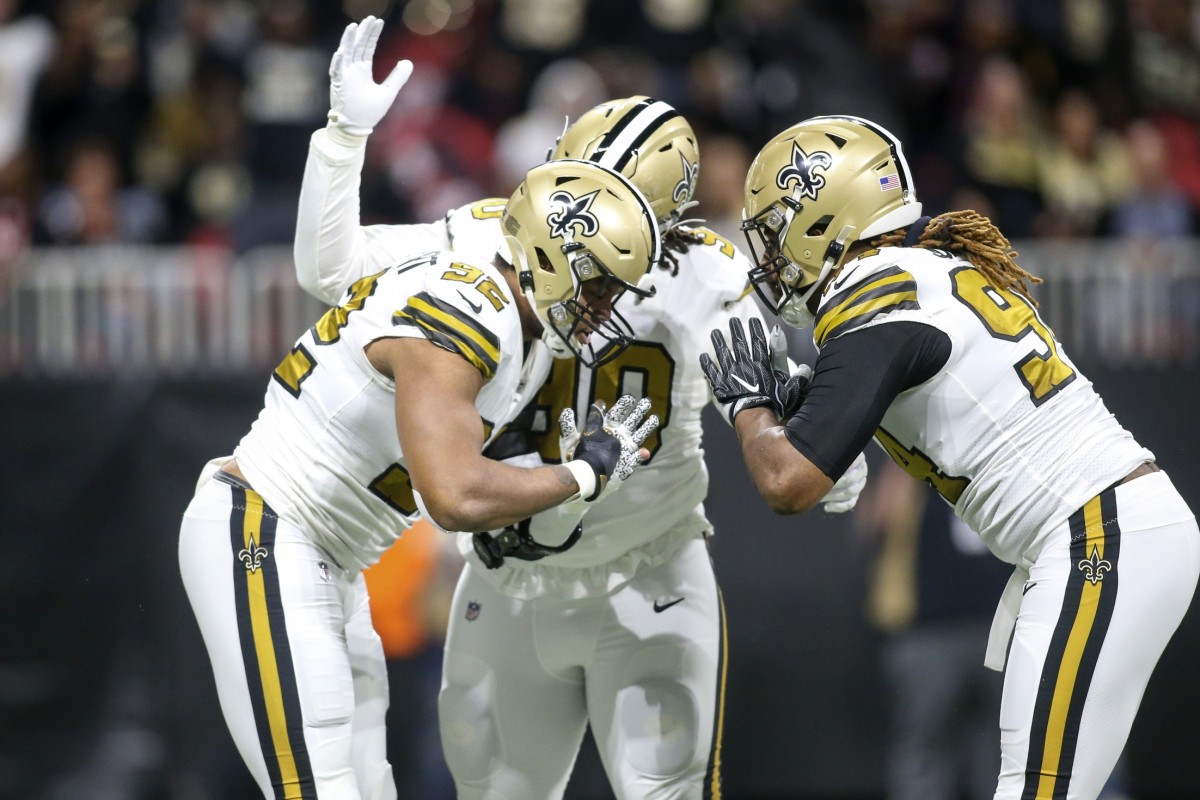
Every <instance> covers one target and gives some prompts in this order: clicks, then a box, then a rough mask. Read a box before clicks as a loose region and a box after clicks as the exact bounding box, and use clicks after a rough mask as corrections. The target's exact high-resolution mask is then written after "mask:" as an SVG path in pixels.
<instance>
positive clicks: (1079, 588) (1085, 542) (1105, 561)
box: [1021, 489, 1121, 800]
mask: <svg viewBox="0 0 1200 800" xmlns="http://www.w3.org/2000/svg"><path fill="white" fill-rule="evenodd" d="M1069 527H1070V535H1071V575H1070V577H1068V579H1067V588H1066V591H1065V592H1064V595H1063V605H1062V610H1061V612H1060V613H1059V617H1058V623H1057V624H1056V625H1055V627H1054V633H1053V636H1052V638H1051V640H1050V648H1049V651H1048V652H1047V653H1046V662H1045V664H1044V665H1043V667H1042V674H1041V681H1040V683H1039V685H1038V694H1037V700H1036V702H1035V704H1034V709H1033V725H1032V728H1031V730H1030V735H1029V756H1028V759H1027V760H1026V765H1025V790H1024V792H1023V793H1022V794H1021V798H1022V800H1065V798H1066V796H1067V790H1068V788H1069V787H1070V785H1071V773H1072V770H1073V768H1074V765H1075V752H1076V748H1077V747H1078V744H1079V723H1080V719H1081V718H1082V716H1083V707H1084V703H1085V702H1086V701H1087V696H1088V689H1089V688H1090V686H1091V682H1092V675H1093V674H1094V673H1095V671H1096V660H1097V659H1098V658H1099V657H1100V650H1101V648H1102V647H1103V645H1104V637H1105V635H1106V634H1107V633H1108V626H1109V622H1110V621H1111V620H1112V613H1113V607H1114V605H1115V604H1116V599H1117V576H1118V573H1119V569H1118V560H1119V557H1120V550H1121V529H1120V525H1119V524H1118V522H1117V501H1116V494H1115V492H1114V491H1113V490H1112V489H1108V490H1106V491H1104V492H1102V493H1101V494H1099V495H1097V496H1096V497H1094V498H1092V499H1091V500H1089V501H1088V502H1087V503H1085V504H1084V506H1083V508H1081V509H1080V510H1079V511H1076V512H1075V513H1074V514H1072V515H1071V519H1070V522H1069Z"/></svg>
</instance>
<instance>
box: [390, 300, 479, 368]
mask: <svg viewBox="0 0 1200 800" xmlns="http://www.w3.org/2000/svg"><path fill="white" fill-rule="evenodd" d="M392 324H393V325H411V326H413V327H415V328H418V329H419V330H421V331H422V332H423V333H424V334H425V336H426V337H427V338H428V339H429V340H430V341H431V342H433V343H434V344H436V345H438V346H439V347H443V348H445V349H447V350H449V351H450V352H452V353H459V354H460V355H462V357H463V358H465V359H466V360H467V361H469V362H470V363H471V365H472V366H474V367H475V368H476V369H478V370H479V372H480V373H481V374H482V375H483V378H484V380H490V379H491V377H492V376H493V375H495V374H496V369H497V368H498V367H499V365H500V340H499V339H497V338H496V335H495V334H493V333H492V332H491V331H489V330H488V329H487V328H485V327H484V326H483V325H482V324H480V322H479V321H478V320H476V319H473V318H472V317H469V316H467V315H466V314H465V313H463V312H462V311H459V310H458V309H457V308H455V307H454V306H452V305H450V304H449V303H445V302H443V301H441V300H438V299H437V298H436V297H433V296H432V295H429V294H428V293H426V292H421V293H420V294H416V295H413V296H412V297H410V298H409V300H408V305H406V306H405V307H404V308H402V309H401V310H399V311H397V312H396V313H395V314H393V315H392Z"/></svg>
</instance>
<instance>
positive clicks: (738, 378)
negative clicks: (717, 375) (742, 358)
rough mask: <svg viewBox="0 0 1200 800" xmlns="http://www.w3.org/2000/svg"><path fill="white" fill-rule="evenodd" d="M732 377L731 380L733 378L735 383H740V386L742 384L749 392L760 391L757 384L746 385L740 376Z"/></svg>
mask: <svg viewBox="0 0 1200 800" xmlns="http://www.w3.org/2000/svg"><path fill="white" fill-rule="evenodd" d="M730 377H731V378H733V379H734V380H735V381H737V382H738V383H740V384H741V385H742V386H743V387H744V388H746V389H747V390H749V391H751V392H757V391H758V384H757V383H746V382H745V381H744V380H742V376H740V375H731V376H730Z"/></svg>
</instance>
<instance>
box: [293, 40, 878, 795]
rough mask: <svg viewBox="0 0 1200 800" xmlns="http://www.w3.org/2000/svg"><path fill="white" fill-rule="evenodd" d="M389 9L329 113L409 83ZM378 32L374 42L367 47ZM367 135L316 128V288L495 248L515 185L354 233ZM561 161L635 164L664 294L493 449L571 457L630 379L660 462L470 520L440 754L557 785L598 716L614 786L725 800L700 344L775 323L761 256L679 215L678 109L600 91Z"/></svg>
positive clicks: (477, 784)
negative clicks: (505, 514)
mask: <svg viewBox="0 0 1200 800" xmlns="http://www.w3.org/2000/svg"><path fill="white" fill-rule="evenodd" d="M380 24H381V23H379V22H378V21H376V20H371V19H368V20H364V22H363V23H362V24H361V25H358V26H357V27H356V26H353V25H352V26H350V28H348V29H347V33H346V37H345V38H343V42H342V46H341V48H340V50H339V52H340V53H342V54H343V55H341V56H335V57H334V62H333V66H332V69H331V74H332V85H333V98H332V105H333V106H334V108H335V109H337V108H343V109H345V108H364V107H370V108H371V109H372V110H373V113H374V114H376V115H377V116H373V117H370V121H369V123H368V124H364V125H362V126H361V128H360V131H365V130H368V129H369V128H371V127H373V126H374V124H375V122H377V121H378V119H380V118H381V117H382V114H383V113H384V112H385V111H386V109H387V106H388V105H389V104H390V103H391V100H392V98H393V97H394V96H395V91H392V90H390V89H389V88H388V87H387V82H386V81H385V82H384V83H383V84H376V83H375V82H374V80H373V79H372V77H371V69H370V67H371V55H372V51H373V44H372V43H371V37H373V36H377V35H378V28H379V25H380ZM364 37H365V40H366V41H367V45H366V46H364V45H361V44H356V42H358V41H359V40H362V39H364ZM348 54H355V55H353V56H352V57H351V56H350V55H348ZM372 97H381V98H383V100H382V101H380V102H377V103H370V102H369V98H372ZM335 115H337V114H336V112H335ZM337 116H338V118H339V120H340V119H341V115H337ZM365 144H366V137H365V136H364V135H361V133H360V134H359V135H354V134H353V133H352V132H350V131H348V130H347V129H346V128H344V127H343V126H341V125H338V124H334V125H330V126H329V127H327V128H326V129H324V130H321V131H317V132H316V133H315V134H314V136H313V138H312V143H311V147H310V151H309V158H308V163H307V166H306V169H305V178H304V185H303V189H302V193H301V198H302V199H301V210H300V221H299V225H298V226H297V228H298V236H297V241H296V265H297V275H298V277H299V280H300V283H301V285H303V286H304V287H305V288H306V289H308V290H309V291H310V292H312V293H313V294H315V295H316V296H318V297H323V298H326V299H328V298H329V297H331V296H333V295H334V294H336V293H337V292H340V291H341V290H342V289H343V288H344V287H345V286H346V285H347V284H349V283H350V282H351V281H353V280H355V279H356V278H357V276H359V275H361V274H363V273H365V272H369V271H370V270H371V269H373V268H374V266H373V265H375V264H379V263H388V262H389V261H391V260H394V259H396V258H401V257H404V256H405V254H408V253H411V252H414V251H420V250H422V249H429V248H431V247H434V248H439V247H450V248H452V249H453V250H454V251H455V252H460V251H461V252H483V253H493V252H495V251H496V250H497V248H499V247H502V243H503V239H504V237H505V236H507V235H508V231H507V230H506V229H505V227H504V226H503V224H502V217H501V214H502V212H503V209H504V208H505V206H504V203H503V201H502V200H481V201H479V202H476V203H472V204H470V205H467V206H465V207H463V208H459V209H454V210H452V211H450V212H449V213H447V215H446V217H445V219H444V220H443V221H440V222H437V223H432V224H427V225H376V226H368V227H360V226H359V219H358V188H359V175H360V171H361V169H362V165H363V153H364V149H365ZM548 144H549V143H548ZM551 155H552V157H554V158H574V159H586V160H589V161H591V162H593V163H596V164H599V165H602V166H604V167H608V168H611V169H613V170H616V171H618V172H620V173H622V174H623V175H625V176H627V177H628V178H629V179H630V180H631V181H632V182H633V183H634V184H635V185H636V186H637V187H638V188H639V189H640V190H641V191H642V192H643V193H644V195H645V196H646V198H647V200H648V202H649V204H650V206H651V208H652V209H653V214H654V216H655V217H656V218H657V220H658V224H659V226H660V227H661V228H662V230H663V231H664V250H665V251H666V257H665V258H664V259H663V261H662V262H661V264H660V265H659V266H658V267H657V268H655V269H653V270H652V272H651V274H650V275H649V276H648V277H647V279H646V280H645V281H644V285H652V286H653V288H654V289H655V294H654V295H653V296H648V295H641V296H638V297H636V298H633V301H632V302H629V303H623V304H622V307H621V313H622V315H623V316H624V318H625V320H626V321H627V322H628V324H629V330H630V335H629V339H628V341H623V342H622V343H623V344H625V345H626V346H625V347H624V348H623V349H621V350H619V351H613V350H612V348H611V343H612V342H613V341H615V340H614V339H612V338H611V335H610V333H609V332H605V333H604V334H603V337H596V341H599V340H600V339H601V338H605V337H608V338H607V343H606V347H607V348H608V349H604V348H601V349H599V350H596V351H595V352H591V353H583V354H582V356H581V357H579V358H573V359H572V358H565V359H558V360H555V361H554V362H553V366H552V370H551V373H550V376H549V379H548V380H547V381H546V382H545V384H544V386H542V387H541V388H540V391H538V392H537V396H536V398H534V400H533V402H532V403H531V404H530V405H529V406H527V407H526V409H525V411H524V413H523V414H522V415H521V417H520V418H519V419H518V420H517V421H515V422H514V423H513V424H512V425H510V426H509V428H508V430H507V431H505V433H504V435H503V436H502V437H501V438H500V439H499V440H498V441H497V442H495V443H494V444H493V446H492V447H491V448H490V449H489V453H490V454H491V455H492V456H493V457H496V458H505V459H508V460H510V461H512V462H513V463H521V464H530V465H540V464H543V463H546V464H554V463H559V462H561V461H563V460H566V459H569V458H570V457H571V455H570V454H571V448H572V447H573V446H574V441H575V439H576V437H577V432H576V431H575V430H574V429H573V427H572V426H571V425H570V424H568V425H567V426H565V428H563V429H562V430H560V427H559V425H558V424H557V420H558V419H559V417H560V416H561V414H562V413H563V412H564V411H566V412H567V413H568V421H569V420H570V418H571V410H572V409H583V408H585V407H586V406H587V404H589V403H591V402H593V401H594V400H596V399H602V400H606V401H609V402H611V401H613V400H615V399H616V398H617V397H618V396H620V395H622V394H628V393H636V394H640V395H644V396H645V397H646V398H647V399H649V400H650V401H651V410H652V411H653V412H654V413H655V414H656V415H657V416H658V418H659V419H660V420H661V425H660V427H659V429H658V431H656V432H655V433H654V434H652V435H651V436H650V438H648V439H646V440H645V442H644V444H645V446H646V448H647V449H648V451H649V453H650V458H649V460H648V461H647V463H646V464H645V465H644V466H642V467H640V468H639V471H638V476H637V479H636V480H635V481H631V482H629V483H628V485H626V484H622V485H621V486H620V488H618V489H614V490H613V492H612V494H611V495H610V496H607V497H605V498H603V499H602V500H600V501H599V502H597V503H596V504H595V507H594V508H590V507H589V508H584V507H583V506H582V505H581V504H579V503H572V504H567V505H564V506H560V507H557V508H555V509H551V510H550V511H548V512H543V513H541V514H536V515H530V516H531V518H530V519H525V520H521V521H519V522H517V523H516V524H514V525H511V526H508V527H507V528H499V527H497V529H495V530H493V531H492V532H491V533H490V534H483V535H476V536H472V535H469V534H464V535H460V545H461V549H462V551H463V553H464V555H465V556H466V559H467V566H466V568H465V569H464V571H463V573H462V576H461V579H460V582H459V585H458V588H457V591H456V594H455V600H454V604H453V607H452V610H451V619H450V630H449V634H448V639H447V643H446V656H445V666H444V673H443V687H442V692H441V696H440V702H439V708H440V724H441V729H442V741H443V746H444V751H445V754H446V759H447V762H448V764H449V766H450V770H451V772H452V773H453V776H454V779H455V782H456V785H457V789H458V797H459V798H462V799H463V800H467V799H468V798H483V797H513V798H517V797H520V798H534V797H536V798H557V797H561V796H562V794H563V791H564V789H565V786H566V784H567V780H568V777H569V775H570V771H571V767H572V765H573V764H574V762H575V758H576V755H577V753H578V750H579V747H580V743H581V741H582V738H583V734H584V731H585V729H586V728H587V726H588V725H589V723H590V725H591V727H592V731H593V734H594V738H595V740H596V741H597V743H598V744H599V747H600V752H601V756H602V759H603V761H604V765H605V767H606V769H607V772H608V776H609V779H610V782H611V784H612V787H613V791H614V792H615V794H616V796H617V797H618V798H621V799H622V800H631V799H633V798H649V797H666V796H671V797H689V798H699V797H702V796H705V797H707V796H713V797H716V796H719V793H720V789H719V786H720V745H721V713H722V708H721V706H720V702H719V698H720V697H721V696H722V693H723V688H724V667H725V650H724V630H725V623H724V619H723V616H722V610H721V600H720V595H719V592H718V589H717V583H716V580H715V577H714V574H713V569H712V564H711V562H710V560H709V555H708V550H707V545H706V542H705V539H706V537H707V536H709V535H710V534H711V533H712V526H711V524H710V523H709V521H708V519H707V517H706V516H705V513H704V507H703V499H704V496H705V494H706V491H707V472H706V469H705V465H704V459H703V450H702V449H701V425H700V418H701V412H702V410H703V408H704V406H705V405H707V404H708V403H709V402H711V395H710V392H709V391H708V387H707V385H706V384H705V382H704V376H703V375H702V374H701V372H700V370H699V368H698V358H699V355H700V353H701V352H703V351H705V350H706V349H707V348H709V347H710V341H709V337H708V330H709V328H710V327H711V325H712V323H713V321H714V320H719V321H724V320H729V319H739V320H750V319H755V320H758V319H760V318H761V315H760V313H759V311H758V310H757V307H756V305H755V303H754V302H753V298H752V297H751V296H750V293H749V289H748V286H747V282H746V270H747V269H748V268H749V266H750V263H749V261H748V260H747V259H746V258H745V256H743V255H741V254H740V253H739V251H738V250H737V249H736V248H735V247H734V246H733V245H732V244H731V243H730V242H728V241H726V240H725V239H723V238H722V237H720V236H718V235H717V234H715V233H713V232H712V231H710V230H708V229H707V228H704V227H698V226H691V225H688V224H686V223H684V222H683V220H682V219H681V217H682V213H683V212H684V211H685V210H686V209H687V208H688V207H689V206H690V205H692V202H691V198H692V194H693V192H694V191H695V188H696V179H697V173H698V166H699V162H698V155H697V147H696V139H695V136H694V134H693V132H692V129H691V127H690V126H689V125H688V123H687V122H686V120H684V119H683V117H681V116H680V115H679V113H678V112H677V111H676V110H675V109H674V108H672V107H671V106H670V105H668V104H666V103H663V102H660V101H657V100H654V99H651V98H647V97H631V98H626V99H622V100H616V101H612V102H609V103H604V104H602V105H600V106H598V107H596V108H595V109H593V110H591V111H589V112H588V113H587V114H585V115H583V116H582V117H581V118H580V119H579V120H578V121H576V122H575V123H574V124H573V125H572V126H571V127H570V129H569V130H567V131H566V133H565V134H564V136H563V137H562V138H561V140H560V141H559V142H558V143H557V145H556V146H555V147H554V150H553V153H552V154H551ZM547 343H548V344H549V346H550V347H551V349H552V350H553V351H555V355H559V356H572V355H573V354H572V353H569V352H566V351H565V350H563V349H562V347H561V340H555V339H550V340H548V342H547ZM560 434H561V438H560ZM864 480H865V462H863V463H862V465H861V466H860V467H859V468H857V469H856V470H855V471H854V473H853V474H852V475H850V476H848V477H847V479H846V480H845V481H844V483H843V484H842V485H841V486H840V487H839V488H838V490H837V491H836V492H833V493H830V494H829V495H828V496H827V497H826V500H827V502H828V503H829V504H830V505H831V506H832V509H833V510H838V509H839V508H840V509H841V510H845V509H847V508H849V507H851V506H852V505H853V503H854V500H855V499H856V498H857V494H858V492H859V491H860V490H861V488H862V483H863V481H864ZM839 504H840V506H839ZM584 511H586V512H587V514H586V517H584ZM402 779H403V778H402V777H401V780H402Z"/></svg>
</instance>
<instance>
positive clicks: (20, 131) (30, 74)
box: [0, 0, 54, 170]
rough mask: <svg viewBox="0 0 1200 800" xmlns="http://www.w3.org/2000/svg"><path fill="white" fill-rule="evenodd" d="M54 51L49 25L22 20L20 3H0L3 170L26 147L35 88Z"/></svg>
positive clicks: (38, 20)
mask: <svg viewBox="0 0 1200 800" xmlns="http://www.w3.org/2000/svg"><path fill="white" fill-rule="evenodd" d="M53 51H54V31H53V29H52V28H51V27H50V23H49V22H47V21H46V20H45V19H43V18H42V17H37V16H25V17H19V16H17V0H0V170H3V169H4V167H5V166H6V165H7V164H8V163H9V161H11V160H12V159H13V157H14V156H16V154H17V153H18V152H19V151H20V150H21V147H22V146H23V145H24V144H25V135H26V132H27V130H28V126H29V108H30V105H31V104H32V102H33V87H34V85H35V84H36V83H37V80H38V76H40V75H41V73H42V70H43V69H45V67H46V65H47V64H49V63H50V56H51V54H52V53H53Z"/></svg>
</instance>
